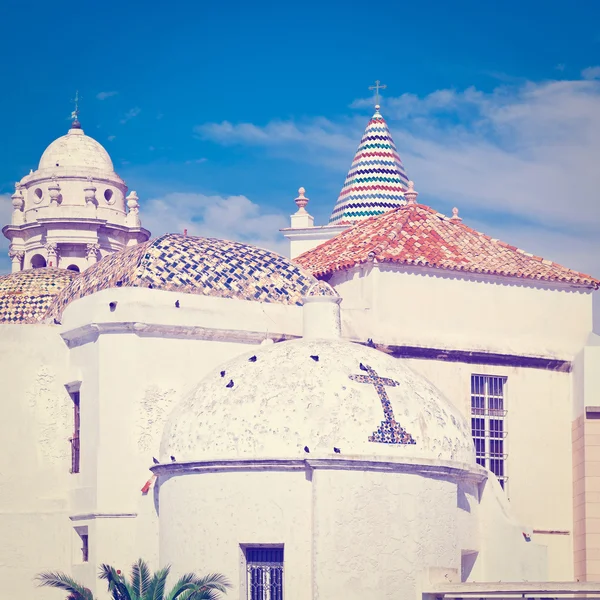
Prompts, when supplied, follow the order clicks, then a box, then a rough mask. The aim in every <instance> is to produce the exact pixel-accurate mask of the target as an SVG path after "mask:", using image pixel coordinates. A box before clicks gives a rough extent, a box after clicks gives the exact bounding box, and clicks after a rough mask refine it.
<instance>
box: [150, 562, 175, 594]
mask: <svg viewBox="0 0 600 600" xmlns="http://www.w3.org/2000/svg"><path fill="white" fill-rule="evenodd" d="M170 570H171V567H170V566H166V567H164V568H162V569H160V570H158V571H156V573H154V575H153V576H152V580H151V581H150V585H149V586H148V590H147V592H146V594H145V595H144V600H164V597H165V586H166V584H167V577H168V576H169V571H170Z"/></svg>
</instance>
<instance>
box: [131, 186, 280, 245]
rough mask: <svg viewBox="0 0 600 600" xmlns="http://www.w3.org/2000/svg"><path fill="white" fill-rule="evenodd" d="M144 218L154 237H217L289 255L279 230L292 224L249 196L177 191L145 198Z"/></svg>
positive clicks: (142, 204)
mask: <svg viewBox="0 0 600 600" xmlns="http://www.w3.org/2000/svg"><path fill="white" fill-rule="evenodd" d="M140 216H141V219H142V224H143V226H144V227H146V228H148V229H150V230H151V231H152V235H161V234H163V233H182V232H183V230H184V229H187V230H188V233H189V234H190V235H201V236H204V237H216V238H223V239H229V240H235V241H241V242H245V243H249V244H254V245H256V246H259V247H261V248H267V249H269V250H274V251H276V252H279V253H280V254H283V253H286V252H287V242H286V241H285V240H284V239H283V237H282V236H281V233H280V232H279V229H280V228H282V227H286V226H287V225H288V219H287V217H286V216H284V215H283V214H278V213H274V212H273V213H269V212H264V211H263V209H262V208H261V207H260V206H259V205H258V204H256V203H255V202H252V201H251V200H249V199H248V198H246V197H245V196H228V197H223V196H205V195H203V194H196V193H184V192H175V193H171V194H167V195H165V196H161V197H159V198H151V199H149V200H147V201H145V200H144V199H143V198H142V199H141V208H140Z"/></svg>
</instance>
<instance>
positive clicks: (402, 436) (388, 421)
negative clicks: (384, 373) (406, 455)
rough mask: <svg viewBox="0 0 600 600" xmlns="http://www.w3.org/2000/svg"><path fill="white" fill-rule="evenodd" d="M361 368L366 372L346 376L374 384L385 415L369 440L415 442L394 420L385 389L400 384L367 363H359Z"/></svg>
mask: <svg viewBox="0 0 600 600" xmlns="http://www.w3.org/2000/svg"><path fill="white" fill-rule="evenodd" d="M361 368H363V370H365V371H366V372H367V374H366V375H348V377H349V378H350V379H351V380H352V381H357V382H358V383H369V384H371V385H374V386H375V390H376V392H377V395H378V396H379V400H380V401H381V406H382V407H383V414H384V416H385V421H381V425H379V427H378V428H377V431H375V432H374V433H373V435H371V436H369V442H378V443H380V444H415V443H416V442H415V440H414V439H413V437H412V435H411V434H410V433H407V431H406V429H404V428H403V427H402V426H401V425H400V423H397V422H396V419H395V418H394V411H393V409H392V405H391V403H390V399H389V398H388V395H387V392H386V389H385V386H388V387H396V386H398V385H400V384H399V383H398V382H397V381H394V380H393V379H388V378H387V377H379V375H378V374H377V372H376V371H375V369H373V368H371V367H370V366H369V365H362V364H361Z"/></svg>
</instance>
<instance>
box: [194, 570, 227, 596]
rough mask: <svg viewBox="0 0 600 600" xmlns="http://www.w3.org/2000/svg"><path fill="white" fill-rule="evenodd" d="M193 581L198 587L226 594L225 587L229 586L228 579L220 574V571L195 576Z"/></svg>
mask: <svg viewBox="0 0 600 600" xmlns="http://www.w3.org/2000/svg"><path fill="white" fill-rule="evenodd" d="M195 583H196V584H197V585H198V586H199V587H200V588H206V589H214V590H218V591H219V592H221V593H223V594H226V593H227V588H230V587H231V583H230V581H229V579H227V577H225V575H221V573H209V574H208V575H204V577H197V578H196V580H195Z"/></svg>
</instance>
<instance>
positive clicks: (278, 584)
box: [246, 547, 283, 600]
mask: <svg viewBox="0 0 600 600" xmlns="http://www.w3.org/2000/svg"><path fill="white" fill-rule="evenodd" d="M246 572H247V578H248V579H247V588H248V600H283V548H252V547H250V548H246Z"/></svg>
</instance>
